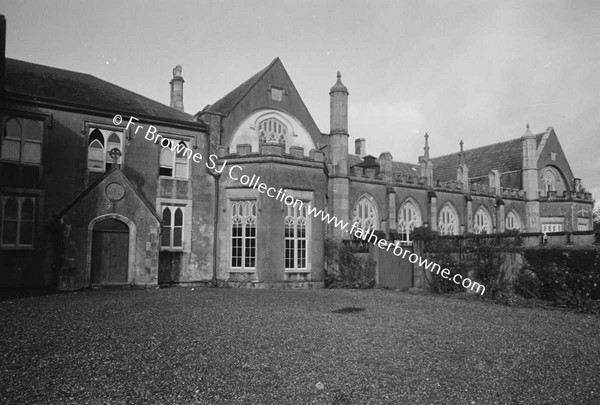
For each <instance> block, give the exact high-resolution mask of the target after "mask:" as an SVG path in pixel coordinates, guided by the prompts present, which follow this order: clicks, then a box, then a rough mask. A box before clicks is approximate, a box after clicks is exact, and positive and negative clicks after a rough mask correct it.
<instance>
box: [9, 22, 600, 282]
mask: <svg viewBox="0 0 600 405" xmlns="http://www.w3.org/2000/svg"><path fill="white" fill-rule="evenodd" d="M0 23H1V24H2V27H1V28H2V32H4V31H5V25H6V22H5V20H4V18H2V19H1V20H0ZM3 45H4V36H3V43H2V55H1V56H2V58H1V60H2V64H1V66H0V69H1V72H0V77H1V80H2V83H1V86H0V89H1V90H2V95H1V97H2V108H1V120H2V138H1V139H2V142H1V144H0V269H1V271H0V287H15V286H57V287H60V288H81V287H88V286H96V285H145V286H148V285H150V286H156V285H158V284H167V283H179V284H182V283H214V284H216V285H222V286H250V285H257V286H282V287H295V288H298V287H306V288H308V287H320V286H322V285H323V280H324V277H325V269H324V267H325V266H324V238H325V236H326V235H333V236H335V237H339V238H348V237H349V235H348V234H347V233H346V232H345V231H343V230H342V229H340V227H336V226H334V223H333V222H331V223H328V222H326V221H323V220H321V218H315V216H314V215H310V214H309V213H308V211H307V207H309V206H310V207H315V208H316V209H318V210H323V212H325V213H327V214H329V215H330V216H332V217H333V216H335V217H336V218H337V219H339V220H343V221H346V222H348V223H350V224H352V223H354V222H357V223H358V224H359V226H360V227H361V228H362V229H374V230H381V231H384V232H386V234H387V235H388V237H389V238H390V239H392V240H399V241H400V242H401V243H403V244H410V243H411V233H412V230H413V229H414V228H415V227H419V226H428V227H429V228H431V229H433V230H437V231H438V232H440V233H441V234H446V235H456V234H464V233H483V232H485V233H502V232H504V231H506V230H508V229H518V230H520V231H521V232H526V233H539V232H546V233H548V232H577V231H587V230H591V229H592V228H591V227H592V222H591V221H592V217H591V211H592V198H591V195H590V194H589V193H586V192H585V191H584V189H583V188H582V186H581V181H580V180H579V179H578V178H575V177H574V175H573V173H572V171H571V169H570V167H569V163H568V161H567V159H566V157H565V155H564V153H563V151H562V149H561V146H560V143H559V141H558V137H557V135H556V133H555V132H554V130H553V129H552V128H551V127H550V128H548V129H547V130H545V131H543V132H541V133H537V134H535V133H533V132H532V131H531V129H530V128H529V126H527V127H526V129H525V131H524V134H522V135H521V134H516V135H517V136H516V137H515V138H514V139H512V140H509V141H506V142H500V143H495V144H492V145H487V146H483V147H480V148H475V149H467V150H463V145H462V142H461V143H460V149H459V151H458V152H457V153H454V154H450V155H446V156H440V157H432V156H430V146H429V144H430V143H431V144H432V145H433V144H434V140H433V138H431V139H430V138H429V137H428V136H427V135H425V138H424V153H423V155H422V156H418V157H415V160H414V163H406V162H399V161H395V160H394V159H393V157H392V154H391V153H389V152H385V153H382V154H381V155H380V156H379V157H375V156H371V155H368V154H367V149H366V140H365V139H364V138H358V139H356V140H355V141H354V153H349V145H348V144H349V138H350V135H349V130H348V102H349V100H348V89H347V88H346V86H345V85H344V84H343V83H342V80H341V75H340V74H339V73H338V75H337V80H336V81H335V83H334V85H333V87H332V88H331V89H330V91H329V96H330V100H331V103H330V128H329V132H328V133H323V132H321V130H320V129H319V128H318V127H317V125H316V124H315V122H314V120H313V119H312V117H311V115H310V112H309V111H308V110H307V108H306V106H305V104H304V102H303V101H302V99H301V97H300V95H299V94H298V91H297V90H296V88H295V86H294V84H293V82H292V80H291V79H290V77H289V75H288V74H287V72H286V70H285V68H284V67H283V64H282V62H281V61H280V60H279V59H278V58H276V59H275V60H273V61H272V62H271V63H270V64H269V65H268V66H267V67H265V68H264V69H263V70H261V71H260V72H258V73H256V74H255V75H254V76H252V77H251V78H250V79H248V80H247V81H246V82H244V83H242V84H241V85H240V86H238V87H237V88H235V89H234V90H232V91H231V92H229V93H228V94H227V95H225V96H224V97H223V98H221V99H220V100H218V101H216V102H215V103H213V104H212V105H209V106H207V107H206V108H204V109H203V110H202V111H200V112H198V113H197V114H195V115H194V116H192V115H189V114H186V113H184V112H183V84H184V80H183V78H182V70H181V67H180V66H177V67H176V68H175V69H174V70H173V77H172V80H171V81H170V85H171V103H170V104H171V106H170V107H168V106H165V105H163V104H160V103H157V102H155V101H152V100H150V99H148V98H145V97H143V96H141V95H138V94H136V93H133V92H130V91H128V90H125V89H123V88H121V87H118V86H116V85H113V84H111V83H107V82H105V81H103V80H100V79H98V78H95V77H93V76H90V75H87V74H83V73H78V72H70V71H66V70H62V69H57V68H53V67H48V66H42V65H37V64H33V63H29V62H23V61H18V60H13V59H8V58H5V56H4V46H3ZM117 114H119V115H121V116H122V117H123V122H116V121H113V118H114V117H115V115H117ZM131 116H134V117H136V118H137V119H138V120H139V122H138V124H139V125H126V124H127V120H128V119H129V117H131ZM150 125H152V126H154V127H156V128H157V133H158V134H160V135H161V137H162V139H166V140H167V141H159V142H156V140H155V141H150V140H148V138H146V136H145V135H146V134H147V130H148V128H149V126H150ZM138 127H143V128H142V129H141V130H139V132H138ZM430 141H431V142H430ZM457 142H458V140H457ZM457 145H458V143H457ZM178 146H181V147H182V148H186V150H187V149H189V150H190V151H191V152H193V153H198V154H199V155H201V156H202V157H203V158H202V159H198V160H194V159H190V158H189V157H190V156H188V157H186V156H185V154H184V153H180V152H177V151H172V150H171V149H173V148H175V147H178ZM457 149H458V148H457ZM213 158H214V159H213ZM213 163H214V164H213ZM244 175H246V176H248V177H247V178H246V179H250V178H252V179H253V180H252V181H255V183H254V185H256V184H258V182H259V181H260V182H261V183H264V184H265V185H268V186H269V189H266V187H265V189H266V191H265V189H262V190H261V188H260V187H249V186H248V182H247V181H246V182H244V180H243V176H244ZM269 190H272V192H270V191H269ZM276 192H280V193H283V194H282V195H287V196H291V197H293V198H294V199H297V200H300V201H302V202H303V203H304V205H300V206H298V205H295V204H294V205H288V204H287V203H284V200H283V198H278V197H277V196H276V195H275V194H276Z"/></svg>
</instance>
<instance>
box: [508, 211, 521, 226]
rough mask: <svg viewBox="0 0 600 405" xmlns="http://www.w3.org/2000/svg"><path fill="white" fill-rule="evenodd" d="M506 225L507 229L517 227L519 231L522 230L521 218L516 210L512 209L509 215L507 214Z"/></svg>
mask: <svg viewBox="0 0 600 405" xmlns="http://www.w3.org/2000/svg"><path fill="white" fill-rule="evenodd" d="M504 227H505V228H506V229H507V230H508V229H516V230H519V231H520V230H521V219H520V218H519V216H518V215H517V214H516V213H515V212H514V211H511V212H509V213H508V215H506V221H505V225H504Z"/></svg>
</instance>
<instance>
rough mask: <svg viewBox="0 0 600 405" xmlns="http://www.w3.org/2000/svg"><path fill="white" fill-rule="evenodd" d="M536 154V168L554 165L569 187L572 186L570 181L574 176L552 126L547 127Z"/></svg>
mask: <svg viewBox="0 0 600 405" xmlns="http://www.w3.org/2000/svg"><path fill="white" fill-rule="evenodd" d="M553 154H554V155H553ZM537 156H538V162H537V163H538V169H542V168H543V167H545V166H554V167H556V168H557V169H559V170H560V171H561V173H562V174H563V175H564V177H565V179H564V180H565V181H566V182H567V184H568V185H569V188H570V187H571V186H572V184H571V183H572V182H573V178H574V175H573V171H572V170H571V166H570V165H569V161H568V160H567V157H566V156H565V152H564V151H563V148H562V146H561V145H560V141H559V140H558V136H557V135H556V132H554V129H553V128H552V127H549V128H548V129H547V130H546V132H545V133H544V138H543V141H542V142H541V143H540V144H539V145H538V154H537ZM553 158H554V160H553Z"/></svg>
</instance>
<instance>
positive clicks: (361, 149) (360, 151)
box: [354, 138, 367, 157]
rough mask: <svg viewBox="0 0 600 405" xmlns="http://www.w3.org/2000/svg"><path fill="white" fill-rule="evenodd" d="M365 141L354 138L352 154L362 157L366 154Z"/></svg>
mask: <svg viewBox="0 0 600 405" xmlns="http://www.w3.org/2000/svg"><path fill="white" fill-rule="evenodd" d="M366 142H367V140H366V139H365V138H356V140H355V141H354V154H355V155H358V156H360V157H363V156H365V155H366V154H367V147H366Z"/></svg>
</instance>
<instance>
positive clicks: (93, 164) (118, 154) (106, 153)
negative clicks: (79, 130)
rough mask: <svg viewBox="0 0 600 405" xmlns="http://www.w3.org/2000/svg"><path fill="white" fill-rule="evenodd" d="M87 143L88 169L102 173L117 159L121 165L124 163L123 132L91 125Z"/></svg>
mask: <svg viewBox="0 0 600 405" xmlns="http://www.w3.org/2000/svg"><path fill="white" fill-rule="evenodd" d="M87 144H88V145H87V148H88V149H87V150H88V170H90V171H92V172H101V173H102V172H105V171H107V170H110V168H112V165H113V163H114V162H115V161H116V163H117V165H119V167H121V165H122V164H123V153H124V149H123V132H121V131H113V130H111V129H102V128H96V127H90V129H89V136H88V142H87Z"/></svg>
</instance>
